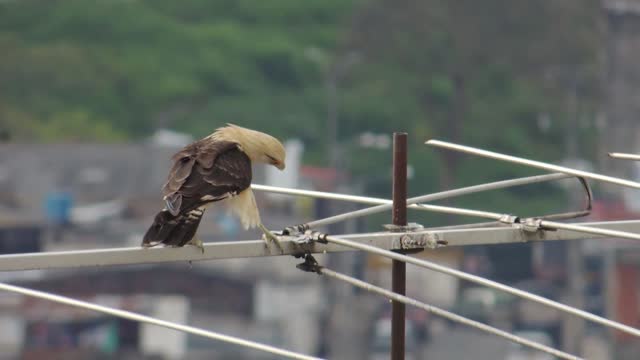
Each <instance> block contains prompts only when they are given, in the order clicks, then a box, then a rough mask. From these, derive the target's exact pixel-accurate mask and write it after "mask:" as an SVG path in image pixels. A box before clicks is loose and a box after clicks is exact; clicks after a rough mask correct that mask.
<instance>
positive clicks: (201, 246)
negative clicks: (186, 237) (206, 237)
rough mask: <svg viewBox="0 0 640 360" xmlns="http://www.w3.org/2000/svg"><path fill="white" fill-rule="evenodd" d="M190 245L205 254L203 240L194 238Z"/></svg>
mask: <svg viewBox="0 0 640 360" xmlns="http://www.w3.org/2000/svg"><path fill="white" fill-rule="evenodd" d="M190 244H191V245H193V246H195V247H197V248H198V249H200V252H201V253H203V254H204V243H203V242H202V240H200V239H196V238H194V239H193V240H191V241H190Z"/></svg>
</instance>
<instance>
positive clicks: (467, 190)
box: [306, 174, 571, 228]
mask: <svg viewBox="0 0 640 360" xmlns="http://www.w3.org/2000/svg"><path fill="white" fill-rule="evenodd" d="M569 177H571V176H570V175H566V174H548V175H538V176H529V177H525V178H518V179H511V180H503V181H497V182H492V183H488V184H481V185H474V186H468V187H464V188H460V189H454V190H447V191H442V192H437V193H433V194H429V195H423V196H418V197H414V198H410V199H407V205H412V204H416V207H419V208H422V209H423V210H427V211H439V210H442V211H443V212H448V213H451V214H457V215H468V216H479V215H480V214H479V213H467V214H465V213H462V212H460V211H459V210H462V209H457V208H451V207H444V206H443V207H439V210H436V209H437V208H436V207H435V205H425V204H417V203H420V202H427V201H435V200H441V199H446V198H450V197H455V196H462V195H468V194H473V193H477V192H481V191H489V190H496V189H502V188H506V187H512V186H518V185H527V184H534V183H539V182H545V181H552V180H559V179H566V178H569ZM385 201H388V202H385V203H384V204H383V205H378V206H373V207H369V208H366V209H360V210H356V211H351V212H348V213H344V214H339V215H334V216H330V217H327V218H324V219H319V220H315V221H311V222H309V223H307V224H306V225H307V226H308V227H309V228H315V227H319V226H324V225H329V224H333V223H337V222H340V221H345V220H349V219H353V218H357V217H361V216H367V215H371V214H375V213H379V212H383V211H387V210H391V208H392V205H391V202H390V201H389V200H385ZM451 209H453V210H451ZM447 210H449V211H447ZM483 213H484V214H488V213H486V212H483ZM480 217H484V218H489V219H495V218H494V217H493V216H480ZM496 220H497V219H496Z"/></svg>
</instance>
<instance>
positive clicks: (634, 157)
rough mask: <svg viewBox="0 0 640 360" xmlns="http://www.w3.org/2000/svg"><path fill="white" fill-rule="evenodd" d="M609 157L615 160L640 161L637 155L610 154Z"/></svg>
mask: <svg viewBox="0 0 640 360" xmlns="http://www.w3.org/2000/svg"><path fill="white" fill-rule="evenodd" d="M609 156H610V157H612V158H614V159H620V160H635V161H640V155H636V154H625V153H609Z"/></svg>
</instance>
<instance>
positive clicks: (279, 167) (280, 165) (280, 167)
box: [276, 162, 284, 170]
mask: <svg viewBox="0 0 640 360" xmlns="http://www.w3.org/2000/svg"><path fill="white" fill-rule="evenodd" d="M276 167H277V168H278V169H280V170H284V163H283V162H279V163H278V164H276Z"/></svg>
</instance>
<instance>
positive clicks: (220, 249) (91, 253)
mask: <svg viewBox="0 0 640 360" xmlns="http://www.w3.org/2000/svg"><path fill="white" fill-rule="evenodd" d="M580 224H581V225H582V226H589V227H597V228H601V229H608V230H617V231H626V232H638V233H640V220H631V221H612V222H593V223H580ZM338 236H339V237H341V238H346V239H357V240H358V241H359V242H361V243H363V244H368V245H372V246H376V247H378V248H381V249H387V250H399V249H401V248H402V247H403V246H404V247H406V244H403V239H407V238H409V239H412V240H413V243H414V244H416V245H414V247H425V246H427V245H426V244H429V243H431V244H435V243H437V242H446V243H447V245H448V246H465V245H482V244H505V243H518V242H528V241H553V240H574V239H592V238H600V237H603V236H600V235H595V234H585V233H582V232H576V231H570V230H558V231H545V230H541V231H536V232H528V231H523V230H522V229H519V228H514V227H489V228H473V229H433V230H430V229H425V230H422V231H416V232H412V233H408V237H407V236H405V233H389V232H381V233H365V234H355V235H338ZM281 243H282V247H283V251H282V252H280V251H278V250H277V249H274V248H268V247H266V246H265V243H264V241H262V240H246V241H227V242H213V243H205V244H204V245H203V246H204V253H202V252H200V249H198V248H196V247H193V246H185V247H182V248H160V247H158V248H141V247H128V248H113V249H96V250H74V251H57V252H53V251H52V252H40V253H27V254H10V255H0V271H23V270H36V269H64V268H75V267H95V266H111V265H130V264H153V263H168V262H179V261H204V260H218V259H233V258H248V257H264V256H277V255H299V254H302V253H303V252H305V251H309V252H311V253H324V252H342V251H351V250H353V249H351V248H348V247H344V246H339V245H334V244H328V245H322V244H316V243H311V244H309V245H305V246H304V247H301V246H300V245H299V244H298V243H297V242H296V241H295V238H294V237H287V236H284V237H282V239H281ZM419 244H425V245H419Z"/></svg>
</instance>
